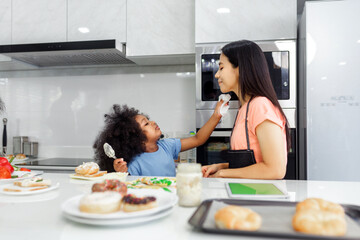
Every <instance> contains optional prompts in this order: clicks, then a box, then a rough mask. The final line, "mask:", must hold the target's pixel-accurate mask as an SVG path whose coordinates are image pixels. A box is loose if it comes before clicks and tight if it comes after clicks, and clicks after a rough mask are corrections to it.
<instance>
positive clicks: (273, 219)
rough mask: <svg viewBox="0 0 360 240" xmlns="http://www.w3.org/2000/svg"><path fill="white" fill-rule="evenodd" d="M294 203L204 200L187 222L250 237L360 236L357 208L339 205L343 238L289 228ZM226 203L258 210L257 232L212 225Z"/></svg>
mask: <svg viewBox="0 0 360 240" xmlns="http://www.w3.org/2000/svg"><path fill="white" fill-rule="evenodd" d="M296 204H297V202H284V201H259V200H239V199H209V200H206V201H203V202H202V203H201V205H200V206H199V207H198V208H197V209H196V211H195V212H194V214H193V215H192V216H191V218H190V219H189V221H188V222H189V224H190V225H192V226H193V227H195V228H196V229H199V230H201V231H204V232H208V233H218V234H232V235H242V236H253V237H268V238H291V239H340V240H341V239H344V240H355V239H357V240H359V239H360V207H359V206H355V205H345V204H342V206H343V207H344V210H345V213H346V215H345V220H346V222H347V234H346V235H345V236H343V237H338V236H337V237H328V236H319V235H312V234H303V233H300V232H296V231H295V230H293V228H292V224H291V222H292V216H293V215H294V213H295V206H296ZM226 205H241V206H244V207H248V208H250V209H252V210H254V211H255V212H257V213H259V214H260V215H261V217H262V225H261V227H260V229H259V230H258V231H238V230H225V229H218V228H216V226H215V221H214V214H215V212H216V211H217V210H218V209H220V208H221V207H224V206H226Z"/></svg>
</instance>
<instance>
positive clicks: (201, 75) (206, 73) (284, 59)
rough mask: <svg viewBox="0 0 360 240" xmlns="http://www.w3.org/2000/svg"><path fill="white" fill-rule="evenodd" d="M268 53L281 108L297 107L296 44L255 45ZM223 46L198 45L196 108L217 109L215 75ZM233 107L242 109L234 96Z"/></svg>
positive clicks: (232, 98)
mask: <svg viewBox="0 0 360 240" xmlns="http://www.w3.org/2000/svg"><path fill="white" fill-rule="evenodd" d="M256 43H257V44H258V45H259V47H260V48H261V49H262V50H263V52H264V54H265V58H266V61H267V63H268V67H269V72H270V77H271V81H272V83H273V86H274V89H275V92H276V95H277V97H278V100H279V103H280V106H281V107H282V108H296V41H295V40H286V41H285V40H284V41H259V42H256ZM225 44H226V43H222V44H203V45H197V46H196V50H195V51H196V109H214V107H215V105H216V102H217V100H218V97H219V95H220V94H221V92H220V87H219V85H218V82H217V79H216V78H215V73H216V72H217V70H218V68H219V65H218V61H219V57H220V52H221V48H222V47H223V46H224V45H225ZM231 95H232V97H231V100H230V103H229V106H230V109H231V108H236V109H237V108H239V105H238V101H237V97H236V95H235V94H234V93H231Z"/></svg>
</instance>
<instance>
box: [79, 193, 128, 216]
mask: <svg viewBox="0 0 360 240" xmlns="http://www.w3.org/2000/svg"><path fill="white" fill-rule="evenodd" d="M121 198H122V196H121V195H120V194H119V193H117V192H110V191H107V192H95V193H91V194H88V195H85V196H84V197H82V198H81V199H80V206H79V208H80V211H81V212H86V213H100V214H105V213H112V212H116V211H119V210H120V204H121Z"/></svg>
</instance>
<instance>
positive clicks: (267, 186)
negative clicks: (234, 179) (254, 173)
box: [229, 183, 284, 195]
mask: <svg viewBox="0 0 360 240" xmlns="http://www.w3.org/2000/svg"><path fill="white" fill-rule="evenodd" d="M229 188H230V191H231V194H235V195H236V194H240V195H241V194H246V195H284V193H283V192H282V191H280V190H279V189H278V188H277V187H276V186H275V185H274V184H272V183H229Z"/></svg>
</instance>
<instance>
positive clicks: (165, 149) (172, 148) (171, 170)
mask: <svg viewBox="0 0 360 240" xmlns="http://www.w3.org/2000/svg"><path fill="white" fill-rule="evenodd" d="M157 145H158V146H159V149H158V150H157V151H156V152H151V153H148V152H144V153H142V154H140V155H137V156H136V157H134V159H133V160H132V161H131V162H130V163H129V166H128V172H129V173H130V174H131V175H134V176H169V177H175V174H176V172H175V162H174V159H177V158H178V155H179V152H180V150H181V142H180V139H176V138H167V139H163V140H159V141H158V142H157Z"/></svg>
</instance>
